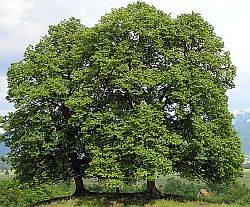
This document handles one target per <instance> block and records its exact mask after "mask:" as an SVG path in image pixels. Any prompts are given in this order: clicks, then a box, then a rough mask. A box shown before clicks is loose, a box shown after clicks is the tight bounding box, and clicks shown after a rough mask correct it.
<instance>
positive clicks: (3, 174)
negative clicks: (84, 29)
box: [0, 170, 14, 180]
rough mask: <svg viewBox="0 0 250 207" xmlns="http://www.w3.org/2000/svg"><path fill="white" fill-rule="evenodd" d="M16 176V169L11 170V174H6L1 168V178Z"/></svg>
mask: <svg viewBox="0 0 250 207" xmlns="http://www.w3.org/2000/svg"><path fill="white" fill-rule="evenodd" d="M13 176H14V171H10V170H9V175H5V173H4V171H2V170H0V180H2V179H5V178H11V177H13Z"/></svg>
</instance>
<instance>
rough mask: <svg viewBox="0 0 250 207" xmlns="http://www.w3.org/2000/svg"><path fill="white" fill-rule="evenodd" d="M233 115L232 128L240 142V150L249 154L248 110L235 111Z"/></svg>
mask: <svg viewBox="0 0 250 207" xmlns="http://www.w3.org/2000/svg"><path fill="white" fill-rule="evenodd" d="M233 114H234V117H235V118H234V127H235V129H236V131H237V132H238V135H239V137H240V140H241V144H242V150H243V152H244V153H245V154H250V108H246V109H243V110H236V111H234V112H233Z"/></svg>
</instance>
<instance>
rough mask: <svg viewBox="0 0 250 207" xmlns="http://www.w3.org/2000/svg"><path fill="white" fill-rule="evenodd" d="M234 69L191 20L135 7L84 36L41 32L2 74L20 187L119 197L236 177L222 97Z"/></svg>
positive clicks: (235, 152)
mask: <svg viewBox="0 0 250 207" xmlns="http://www.w3.org/2000/svg"><path fill="white" fill-rule="evenodd" d="M234 77H235V67H234V66H233V65H232V63H231V60H230V56H229V53H228V52H226V51H225V50H224V46H223V42H222V40H221V39H220V38H219V37H217V36H216V35H215V33H214V30H213V27H212V26H211V25H209V24H208V23H207V22H206V21H204V20H203V18H202V17H201V16H200V15H199V14H196V13H191V14H184V15H180V16H178V17H177V18H175V19H173V18H171V16H170V15H167V14H165V13H164V12H162V11H159V10H157V9H155V8H154V7H152V6H149V5H147V4H145V3H142V2H137V3H134V4H130V5H128V7H126V8H120V9H116V10H113V11H112V12H111V13H109V14H107V15H105V16H104V17H102V19H101V20H100V22H99V23H98V24H97V25H95V26H94V27H92V28H85V27H84V26H82V25H81V24H80V22H79V21H78V20H76V19H74V18H72V19H70V20H69V21H63V22H62V23H60V24H59V25H57V26H52V27H50V29H49V33H48V35H47V36H45V37H44V38H42V39H41V41H40V42H39V43H38V44H37V45H36V46H35V47H29V48H28V49H27V50H26V53H25V56H24V59H23V60H22V61H20V62H18V63H14V64H12V65H11V67H10V68H9V71H8V83H9V85H8V86H9V92H8V100H9V101H10V102H13V103H14V104H15V108H16V111H15V112H13V113H10V114H9V115H8V116H7V117H5V119H4V121H3V127H4V129H5V131H6V133H5V136H4V137H3V140H4V141H5V143H6V144H7V146H9V147H10V148H11V153H10V158H11V161H12V164H13V167H14V168H15V169H16V173H17V177H18V178H19V179H20V180H21V181H25V182H27V181H29V182H30V181H32V182H34V183H40V182H47V181H50V180H61V179H71V178H72V177H74V179H75V182H76V191H75V194H76V195H83V194H84V192H85V190H84V185H83V181H82V178H83V177H85V176H90V177H93V176H95V177H98V178H100V179H103V180H104V181H105V182H106V184H108V185H109V186H112V187H114V186H121V185H123V183H125V182H129V181H133V180H136V179H147V181H148V182H147V183H148V189H147V190H148V191H151V192H153V191H154V190H155V184H154V180H155V178H156V176H157V175H158V174H159V173H163V174H167V173H170V172H173V171H175V172H179V173H180V174H181V175H182V176H184V177H189V178H197V179H205V180H207V181H213V182H230V181H233V180H235V178H236V177H237V176H239V175H241V172H242V169H241V164H242V161H243V159H242V154H241V151H240V143H239V138H238V137H237V136H236V133H235V130H234V129H233V127H232V115H231V114H230V113H229V111H228V108H227V102H228V98H227V96H226V91H227V90H228V89H230V88H232V87H233V86H234V85H233V82H232V81H233V79H234Z"/></svg>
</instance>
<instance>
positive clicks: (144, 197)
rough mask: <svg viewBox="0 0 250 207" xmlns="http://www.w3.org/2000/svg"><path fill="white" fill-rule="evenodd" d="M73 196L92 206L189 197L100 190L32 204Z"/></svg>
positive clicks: (78, 202)
mask: <svg viewBox="0 0 250 207" xmlns="http://www.w3.org/2000/svg"><path fill="white" fill-rule="evenodd" d="M72 198H78V200H76V204H75V206H81V205H83V204H89V205H90V206H102V207H109V206H117V207H119V206H126V205H136V206H144V205H145V204H147V203H150V202H153V201H156V200H159V199H166V200H174V201H179V202H185V201H187V200H188V199H187V198H186V197H184V196H179V195H171V194H157V195H154V194H153V195H152V194H147V193H145V192H142V193H98V192H88V193H87V194H85V196H83V197H75V196H63V197H57V198H53V199H48V200H44V201H41V202H38V203H35V204H32V205H30V206H31V207H33V206H39V205H44V204H51V203H53V202H59V201H62V200H70V199H72Z"/></svg>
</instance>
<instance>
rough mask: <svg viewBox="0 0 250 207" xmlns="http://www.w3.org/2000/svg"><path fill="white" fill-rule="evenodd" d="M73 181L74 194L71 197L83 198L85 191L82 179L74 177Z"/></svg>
mask: <svg viewBox="0 0 250 207" xmlns="http://www.w3.org/2000/svg"><path fill="white" fill-rule="evenodd" d="M74 180H75V187H76V188H75V192H74V194H73V196H76V197H83V196H84V195H85V193H86V189H85V187H84V184H83V179H82V175H75V177H74Z"/></svg>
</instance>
